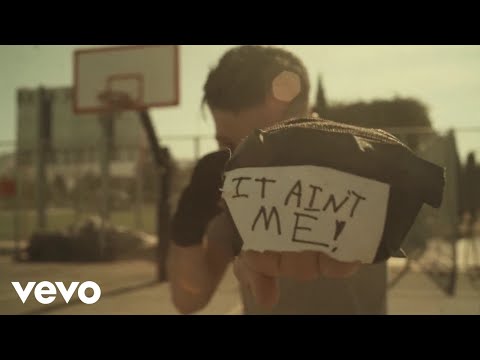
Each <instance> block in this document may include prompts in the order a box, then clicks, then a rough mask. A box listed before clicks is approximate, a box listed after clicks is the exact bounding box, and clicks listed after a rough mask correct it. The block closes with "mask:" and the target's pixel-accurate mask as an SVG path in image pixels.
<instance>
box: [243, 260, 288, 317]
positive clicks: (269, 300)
mask: <svg viewBox="0 0 480 360" xmlns="http://www.w3.org/2000/svg"><path fill="white" fill-rule="evenodd" d="M247 271H248V283H249V285H250V290H251V291H252V293H253V296H254V297H255V300H256V301H257V304H258V305H260V306H263V307H265V308H267V309H270V308H272V307H273V306H274V305H275V304H276V303H277V302H278V299H279V297H280V294H279V288H278V279H277V278H275V277H270V276H267V275H264V274H261V273H258V272H256V271H253V270H251V269H248V270H247Z"/></svg>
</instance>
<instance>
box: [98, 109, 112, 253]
mask: <svg viewBox="0 0 480 360" xmlns="http://www.w3.org/2000/svg"><path fill="white" fill-rule="evenodd" d="M113 117H114V114H113V113H111V112H109V113H106V114H102V115H100V118H99V120H100V126H101V128H102V142H101V155H100V174H101V190H102V205H101V208H100V212H101V223H102V226H101V229H100V237H99V248H100V249H99V251H100V253H99V257H100V258H101V259H103V257H104V255H105V247H106V223H107V222H108V221H109V220H110V191H109V190H110V160H111V155H112V154H111V151H112V144H113V125H114V121H113Z"/></svg>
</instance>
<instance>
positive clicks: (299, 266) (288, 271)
mask: <svg viewBox="0 0 480 360" xmlns="http://www.w3.org/2000/svg"><path fill="white" fill-rule="evenodd" d="M280 275H281V276H285V277H287V278H291V279H294V280H297V281H309V280H314V279H316V278H317V277H318V275H319V274H318V266H317V255H316V252H313V251H303V252H282V253H281V260H280Z"/></svg>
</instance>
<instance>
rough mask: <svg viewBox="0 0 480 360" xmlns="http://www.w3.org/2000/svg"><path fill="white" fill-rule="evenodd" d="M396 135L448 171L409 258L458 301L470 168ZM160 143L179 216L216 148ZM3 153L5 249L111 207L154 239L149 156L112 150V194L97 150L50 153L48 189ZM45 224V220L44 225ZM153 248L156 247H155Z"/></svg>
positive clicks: (433, 146)
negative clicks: (168, 158) (192, 179)
mask: <svg viewBox="0 0 480 360" xmlns="http://www.w3.org/2000/svg"><path fill="white" fill-rule="evenodd" d="M390 131H391V132H392V133H394V134H396V135H397V136H398V137H399V138H401V139H402V140H404V141H405V142H407V143H412V142H413V143H414V144H415V151H416V153H417V154H418V155H419V156H420V157H423V158H425V159H426V160H429V161H431V162H433V163H436V164H438V165H441V166H444V167H445V168H446V187H445V193H444V201H443V204H442V206H441V208H440V209H432V208H430V207H428V206H424V207H423V208H422V210H421V212H420V214H419V216H418V218H417V220H416V222H415V224H414V226H413V228H412V229H411V231H410V232H409V234H408V236H407V239H406V242H405V251H406V252H407V254H408V257H409V259H410V260H411V261H414V262H416V263H417V264H419V265H420V266H421V267H422V269H423V270H424V271H425V272H426V273H428V274H429V275H431V277H432V279H433V280H434V281H435V282H437V283H438V284H439V285H440V286H441V287H442V289H444V290H445V291H446V292H447V293H450V294H453V293H454V288H455V278H456V272H457V270H458V269H459V267H460V268H462V264H460V265H459V264H458V262H457V260H458V259H460V261H461V262H462V261H464V262H465V261H469V262H470V263H471V264H470V265H471V266H470V265H469V266H470V267H471V268H476V267H478V265H480V264H476V262H478V259H477V257H478V256H477V257H475V256H474V257H472V256H469V257H468V260H465V259H466V258H467V255H472V254H473V255H475V254H476V247H475V246H473V247H472V246H471V245H472V244H475V241H476V240H475V233H474V234H473V235H471V236H470V238H471V239H473V240H471V241H470V240H468V241H469V242H468V243H467V244H466V245H465V246H462V247H461V251H462V254H458V253H457V252H458V250H459V248H458V246H457V245H458V241H459V239H463V238H464V234H463V233H462V232H461V225H462V223H461V222H462V216H463V215H464V214H463V213H462V205H461V201H460V198H461V196H460V194H459V193H460V192H461V189H462V182H461V179H460V177H461V173H462V166H463V165H462V162H461V161H460V160H463V159H460V157H459V155H458V147H457V141H456V140H457V136H456V135H457V133H456V132H454V131H445V132H438V131H433V130H431V129H421V128H402V129H390ZM472 133H474V134H477V135H479V134H480V132H472V131H470V132H469V135H470V136H471V135H472ZM161 142H162V144H164V145H166V146H168V148H170V149H171V153H172V154H173V157H174V159H176V160H177V161H175V171H174V174H173V179H172V183H171V194H170V205H171V208H172V212H173V211H174V208H175V206H176V202H177V200H178V197H179V195H180V192H181V190H182V189H183V188H184V186H185V185H186V184H187V182H188V180H189V176H190V172H191V169H192V164H193V163H194V160H195V159H198V158H200V157H201V156H202V155H204V154H205V153H207V152H209V151H211V150H213V149H214V148H215V146H216V144H215V140H214V138H213V137H209V136H177V137H164V138H162V139H161ZM0 145H2V146H0V159H1V160H2V162H1V163H0V165H2V167H1V169H2V171H3V173H2V176H3V177H4V178H5V177H8V176H10V177H12V176H13V178H14V179H15V191H16V201H15V198H14V197H10V198H8V197H3V198H2V206H1V208H0V211H1V213H0V229H1V230H0V242H1V241H12V240H14V239H17V240H18V241H19V242H22V241H23V242H25V241H26V240H28V239H30V238H31V237H32V234H34V233H35V232H37V231H38V230H40V229H42V230H44V231H50V232H65V231H69V230H70V231H71V230H72V229H75V228H76V227H78V226H79V225H78V224H84V223H85V221H87V219H92V218H96V219H99V218H101V217H102V215H103V214H102V209H105V204H106V206H107V209H108V212H107V220H108V222H109V224H111V225H112V226H115V227H117V228H119V229H124V230H125V231H127V230H128V231H134V232H135V233H136V234H139V233H141V234H145V236H144V238H145V239H147V238H148V236H151V237H155V234H156V217H155V216H156V207H155V204H156V199H157V196H158V188H157V187H158V184H157V182H156V181H155V179H156V174H155V166H154V165H153V162H152V157H151V154H150V153H149V151H148V150H147V149H142V148H132V147H130V148H129V147H121V148H118V147H117V148H115V149H113V150H112V153H111V163H110V166H109V179H108V191H107V192H106V193H105V191H103V189H104V187H102V186H103V185H102V173H101V154H100V152H99V149H98V148H81V149H49V151H48V156H47V159H46V170H45V179H46V181H45V184H44V186H43V187H42V186H39V184H38V168H37V165H36V159H37V158H36V154H35V152H33V151H32V152H24V153H17V154H16V156H14V155H12V154H13V152H14V146H13V144H12V143H4V144H0ZM180 148H181V149H183V152H182V155H183V156H178V152H177V149H180ZM181 158H185V159H187V160H181ZM15 160H16V161H15ZM15 165H16V166H15ZM39 191H41V192H42V193H43V197H44V199H45V211H44V215H42V211H41V209H39V207H38V197H37V195H38V194H39ZM42 216H44V220H41V219H39V217H42ZM477 227H478V226H477ZM142 236H143V235H142ZM145 239H144V240H145ZM124 240H125V239H124ZM150 240H151V241H150V243H151V244H153V243H154V239H150ZM145 241H146V240H145ZM124 242H125V243H123V244H118V246H119V247H123V248H125V249H126V248H128V247H129V246H131V247H134V244H131V243H132V241H130V243H128V241H126V240H125V241H124ZM147 243H148V241H147ZM467 245H468V246H467ZM462 259H464V260H462ZM472 259H473V260H472ZM463 265H465V264H463Z"/></svg>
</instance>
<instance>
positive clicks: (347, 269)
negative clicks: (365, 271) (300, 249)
mask: <svg viewBox="0 0 480 360" xmlns="http://www.w3.org/2000/svg"><path fill="white" fill-rule="evenodd" d="M317 263H318V271H319V273H320V275H323V276H325V277H328V278H346V277H349V276H351V275H353V274H354V273H355V272H357V271H358V269H359V268H360V266H361V263H360V262H355V263H344V262H340V261H337V260H334V259H332V258H331V257H329V256H327V255H325V254H323V253H320V252H319V253H317Z"/></svg>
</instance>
